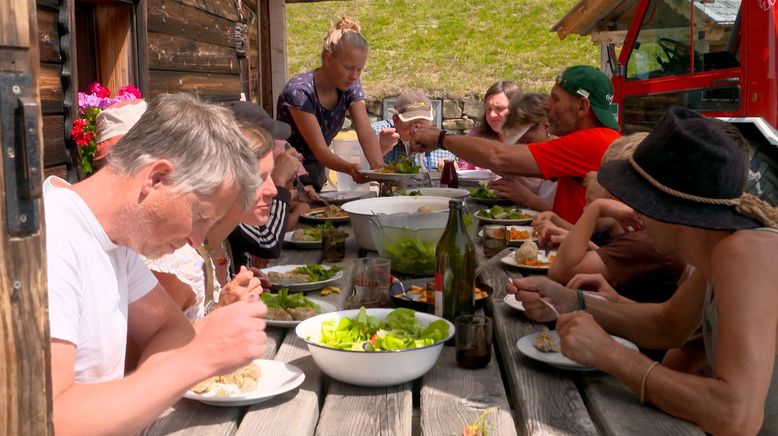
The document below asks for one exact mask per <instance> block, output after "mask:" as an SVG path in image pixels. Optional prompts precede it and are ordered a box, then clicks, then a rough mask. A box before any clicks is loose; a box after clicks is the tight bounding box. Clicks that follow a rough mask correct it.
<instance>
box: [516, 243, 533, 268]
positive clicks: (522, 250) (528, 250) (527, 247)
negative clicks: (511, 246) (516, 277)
mask: <svg viewBox="0 0 778 436" xmlns="http://www.w3.org/2000/svg"><path fill="white" fill-rule="evenodd" d="M513 260H515V261H516V263H518V264H523V263H524V262H525V261H533V262H534V261H537V260H538V244H536V243H535V241H524V243H523V244H521V246H520V247H519V249H518V250H516V252H515V253H513Z"/></svg>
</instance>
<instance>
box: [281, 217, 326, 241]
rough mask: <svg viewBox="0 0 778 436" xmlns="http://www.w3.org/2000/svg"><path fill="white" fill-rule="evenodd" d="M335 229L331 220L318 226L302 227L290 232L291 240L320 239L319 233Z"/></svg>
mask: <svg viewBox="0 0 778 436" xmlns="http://www.w3.org/2000/svg"><path fill="white" fill-rule="evenodd" d="M328 230H335V226H333V225H332V223H331V222H329V221H327V222H326V223H324V224H319V225H318V226H311V227H304V228H301V229H297V230H295V231H294V232H292V240H293V241H321V235H322V233H324V232H325V231H328Z"/></svg>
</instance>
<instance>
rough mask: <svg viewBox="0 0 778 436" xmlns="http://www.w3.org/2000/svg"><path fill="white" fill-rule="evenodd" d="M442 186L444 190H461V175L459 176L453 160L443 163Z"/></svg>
mask: <svg viewBox="0 0 778 436" xmlns="http://www.w3.org/2000/svg"><path fill="white" fill-rule="evenodd" d="M440 186H441V187H442V188H459V175H458V174H457V169H456V167H455V166H454V160H453V159H446V160H444V161H443V171H442V172H441V173H440Z"/></svg>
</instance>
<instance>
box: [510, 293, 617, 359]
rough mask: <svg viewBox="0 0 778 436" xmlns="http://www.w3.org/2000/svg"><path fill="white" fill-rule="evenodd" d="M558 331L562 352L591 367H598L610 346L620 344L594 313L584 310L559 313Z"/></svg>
mask: <svg viewBox="0 0 778 436" xmlns="http://www.w3.org/2000/svg"><path fill="white" fill-rule="evenodd" d="M525 307H526V306H525ZM556 331H557V333H558V334H559V346H560V347H559V348H560V349H561V351H562V354H563V355H565V356H567V357H568V358H570V359H572V360H574V361H576V362H578V363H580V364H582V365H585V366H588V367H591V368H598V366H597V359H598V358H601V357H602V355H604V354H606V353H608V349H609V348H610V347H613V346H619V345H618V343H617V342H616V341H614V340H613V338H611V337H610V335H608V333H606V332H605V330H603V329H602V327H600V325H599V324H597V322H596V321H595V320H594V317H592V314H590V313H588V312H584V311H582V310H577V311H575V312H573V313H566V314H562V315H559V319H558V320H557V322H556Z"/></svg>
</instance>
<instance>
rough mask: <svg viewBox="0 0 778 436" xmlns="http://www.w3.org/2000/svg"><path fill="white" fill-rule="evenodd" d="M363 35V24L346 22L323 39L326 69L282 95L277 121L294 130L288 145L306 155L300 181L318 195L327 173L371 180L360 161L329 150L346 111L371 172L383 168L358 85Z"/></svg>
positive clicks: (299, 79)
mask: <svg viewBox="0 0 778 436" xmlns="http://www.w3.org/2000/svg"><path fill="white" fill-rule="evenodd" d="M360 30H361V28H360V26H359V22H358V21H356V20H353V19H351V18H348V17H342V18H341V19H340V20H339V21H338V22H337V23H336V24H335V26H334V27H333V28H332V29H330V31H329V32H327V35H326V36H325V37H324V46H323V47H322V51H321V66H319V67H318V68H316V69H315V70H313V71H308V72H305V73H302V74H298V75H297V76H294V77H292V78H291V79H289V81H288V82H287V83H286V85H284V89H283V90H282V91H281V95H279V96H278V105H277V111H276V118H277V119H278V120H279V121H283V122H285V123H287V124H289V125H290V126H291V127H292V134H291V136H290V137H289V140H288V141H289V144H291V145H292V146H293V147H294V148H295V149H296V150H297V151H299V152H300V153H301V154H302V155H303V158H304V162H303V165H304V166H305V169H306V170H307V171H308V175H307V176H304V177H301V180H302V181H303V183H305V184H306V185H307V184H310V185H312V186H313V187H314V188H315V189H316V190H317V191H319V190H321V187H322V185H323V184H324V182H325V180H326V168H330V169H333V170H335V171H339V172H342V173H346V174H348V175H350V176H351V177H352V178H354V180H356V181H357V182H360V183H361V182H365V181H366V179H365V177H364V176H362V175H361V174H360V170H361V167H360V163H359V162H349V161H346V160H344V159H342V158H340V157H338V156H336V155H335V154H333V153H330V151H329V149H328V148H329V145H330V144H331V143H332V139H333V138H334V137H335V135H336V134H337V133H338V131H340V129H341V128H342V127H343V122H344V120H345V117H346V113H347V112H348V114H349V115H350V116H351V121H352V123H353V125H354V128H355V129H356V131H357V136H358V137H359V143H360V144H361V146H362V151H363V152H364V155H365V157H366V158H367V162H368V163H369V165H370V167H371V168H378V167H381V166H382V165H383V163H384V161H383V154H382V153H381V148H380V145H379V143H378V138H377V137H376V135H375V134H374V133H373V129H372V128H371V127H370V120H369V119H368V116H367V109H366V106H365V94H364V92H363V91H362V84H361V82H360V80H359V77H360V76H361V74H362V69H363V68H364V66H365V62H366V61H367V52H368V44H367V40H365V38H364V37H363V36H362V34H361V33H360Z"/></svg>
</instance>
